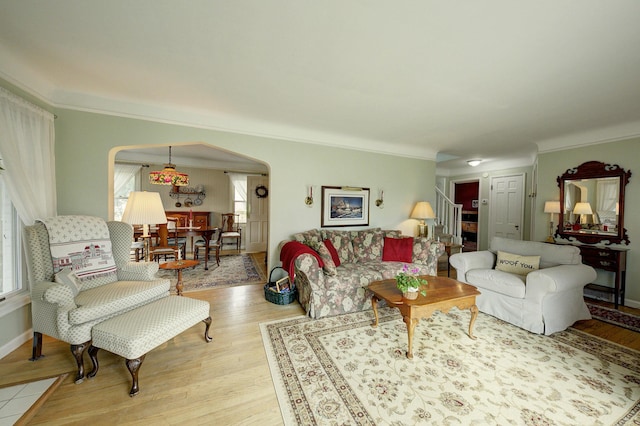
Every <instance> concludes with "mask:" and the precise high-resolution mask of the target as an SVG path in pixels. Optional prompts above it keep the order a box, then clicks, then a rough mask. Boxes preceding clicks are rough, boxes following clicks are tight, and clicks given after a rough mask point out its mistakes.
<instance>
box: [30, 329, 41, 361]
mask: <svg viewBox="0 0 640 426" xmlns="http://www.w3.org/2000/svg"><path fill="white" fill-rule="evenodd" d="M42 357H43V355H42V333H38V332H37V331H34V332H33V348H32V352H31V358H29V361H37V360H38V359H40V358H42Z"/></svg>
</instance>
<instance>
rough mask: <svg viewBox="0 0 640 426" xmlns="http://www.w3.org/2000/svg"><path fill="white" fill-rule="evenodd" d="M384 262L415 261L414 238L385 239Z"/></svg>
mask: <svg viewBox="0 0 640 426" xmlns="http://www.w3.org/2000/svg"><path fill="white" fill-rule="evenodd" d="M382 260H383V261H386V262H405V263H411V261H412V260H413V238H412V237H407V238H389V237H384V247H383V248H382Z"/></svg>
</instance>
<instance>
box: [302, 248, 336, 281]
mask: <svg viewBox="0 0 640 426" xmlns="http://www.w3.org/2000/svg"><path fill="white" fill-rule="evenodd" d="M307 245H308V246H309V247H311V248H312V249H314V250H315V251H316V252H317V253H318V255H319V256H320V259H322V263H323V265H322V270H323V271H324V272H325V273H326V274H327V275H336V274H337V273H338V272H337V271H336V264H335V263H334V262H333V258H332V256H331V253H330V252H329V249H328V248H327V246H326V245H325V244H324V242H319V243H311V244H307Z"/></svg>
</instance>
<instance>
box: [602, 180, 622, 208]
mask: <svg viewBox="0 0 640 426" xmlns="http://www.w3.org/2000/svg"><path fill="white" fill-rule="evenodd" d="M619 186H620V182H619V180H618V178H615V179H598V184H597V186H596V188H597V191H598V200H597V206H596V210H598V211H608V212H615V210H616V203H617V202H618V187H619Z"/></svg>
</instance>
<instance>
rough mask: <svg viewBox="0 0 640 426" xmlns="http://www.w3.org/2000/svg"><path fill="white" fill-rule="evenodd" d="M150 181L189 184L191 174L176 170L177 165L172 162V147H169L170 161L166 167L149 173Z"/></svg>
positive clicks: (163, 183) (179, 184) (154, 182)
mask: <svg viewBox="0 0 640 426" xmlns="http://www.w3.org/2000/svg"><path fill="white" fill-rule="evenodd" d="M149 183H152V184H154V185H174V186H187V185H189V175H188V174H186V173H180V172H179V171H177V170H176V165H175V164H172V163H171V147H169V162H168V163H165V165H164V169H162V170H158V171H155V172H151V173H149Z"/></svg>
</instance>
